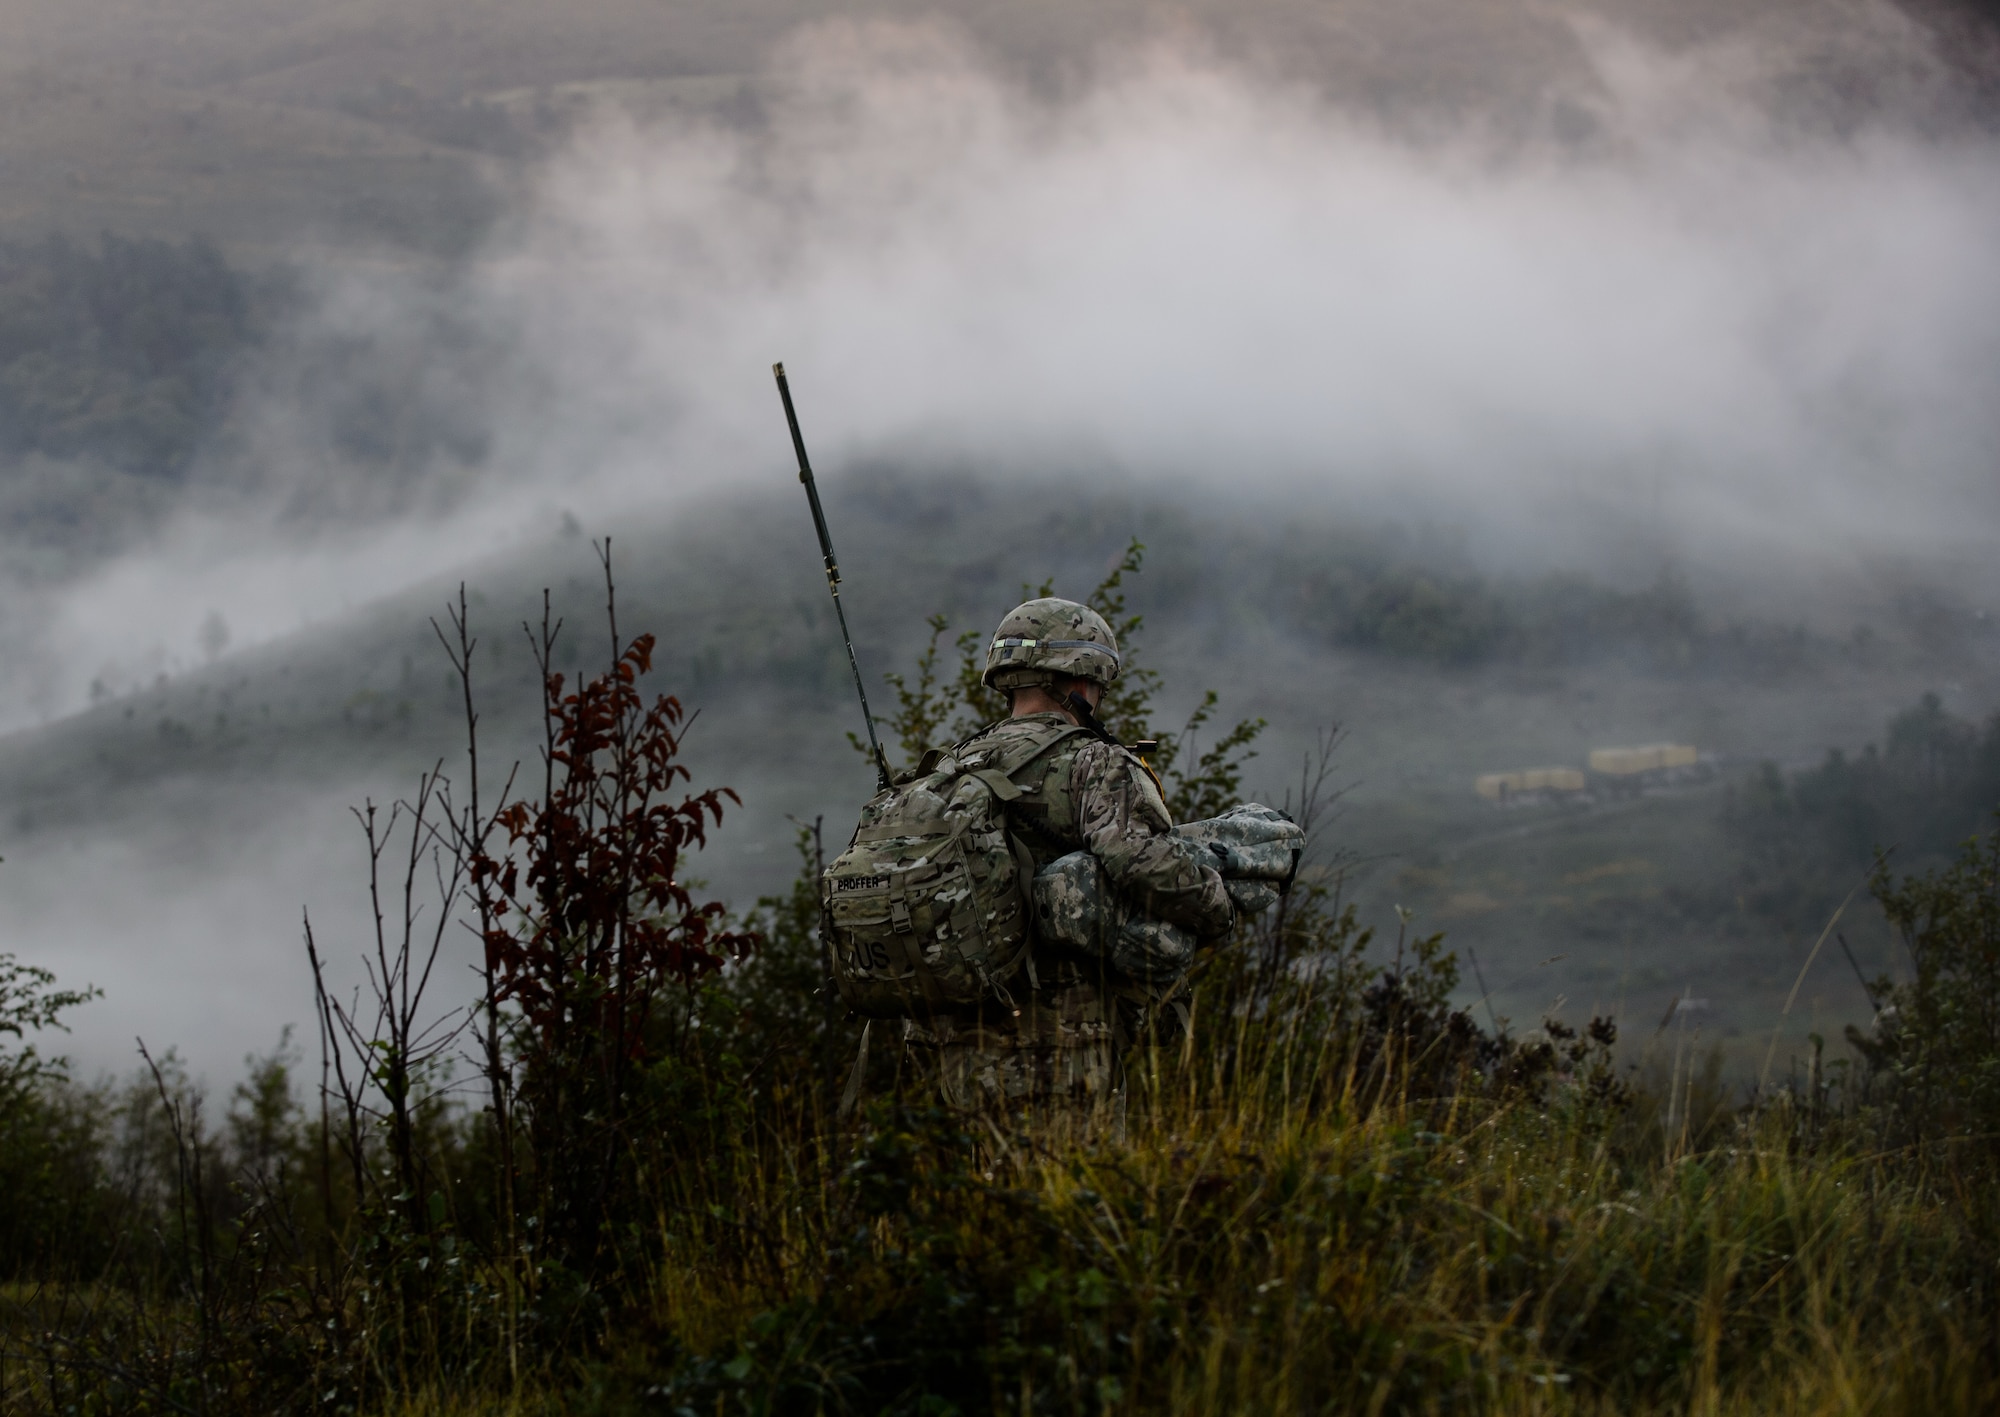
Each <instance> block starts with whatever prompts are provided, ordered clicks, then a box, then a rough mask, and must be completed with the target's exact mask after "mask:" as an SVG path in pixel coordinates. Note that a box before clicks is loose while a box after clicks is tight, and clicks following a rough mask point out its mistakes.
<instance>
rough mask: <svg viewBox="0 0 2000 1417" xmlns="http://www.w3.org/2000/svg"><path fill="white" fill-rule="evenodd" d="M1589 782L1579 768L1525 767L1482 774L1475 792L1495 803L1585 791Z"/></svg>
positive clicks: (1474, 785)
mask: <svg viewBox="0 0 2000 1417" xmlns="http://www.w3.org/2000/svg"><path fill="white" fill-rule="evenodd" d="M1589 785H1590V783H1589V779H1588V778H1586V777H1585V776H1584V775H1583V773H1582V772H1581V771H1580V770H1579V769H1577V768H1522V769H1520V770H1519V771H1518V772H1489V773H1481V774H1480V775H1479V776H1478V777H1476V778H1474V779H1473V783H1472V786H1473V789H1474V790H1475V791H1476V792H1478V793H1479V795H1480V796H1481V797H1484V798H1486V799H1487V800H1488V801H1492V802H1506V801H1509V800H1511V799H1512V798H1515V797H1522V796H1526V795H1528V794H1529V793H1537V794H1540V793H1551V794H1553V793H1569V792H1581V791H1583V790H1584V788H1586V787H1587V786H1589Z"/></svg>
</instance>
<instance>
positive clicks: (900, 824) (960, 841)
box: [820, 728, 1086, 1018]
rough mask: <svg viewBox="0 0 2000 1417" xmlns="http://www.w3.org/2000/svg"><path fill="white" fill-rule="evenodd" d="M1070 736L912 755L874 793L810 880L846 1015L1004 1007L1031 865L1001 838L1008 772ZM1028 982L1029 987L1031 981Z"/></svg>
mask: <svg viewBox="0 0 2000 1417" xmlns="http://www.w3.org/2000/svg"><path fill="white" fill-rule="evenodd" d="M1085 731H1086V730H1084V729H1081V728H1064V729H1058V730H1056V731H1054V732H1052V733H1050V734H1049V735H1048V736H1047V737H1046V738H1036V739H1029V740H1027V741H1025V742H1014V743H1010V744H1007V745H1005V746H1001V745H993V746H990V747H988V748H985V749H984V750H982V748H981V741H982V740H981V739H980V738H973V739H971V740H969V741H968V742H966V743H963V744H960V745H959V746H958V747H957V748H955V749H953V750H951V752H950V753H944V754H937V755H936V756H935V757H934V756H933V754H931V753H927V754H925V755H924V763H923V764H922V765H920V766H919V769H918V771H917V772H916V773H915V774H914V775H912V776H910V777H908V778H905V779H903V780H900V781H898V782H897V783H896V784H895V785H894V786H892V787H890V788H889V789H888V790H887V791H885V792H882V793H879V794H878V795H877V796H876V797H875V799H874V800H873V801H871V802H870V803H869V804H868V806H867V808H866V809H865V810H864V811H863V813H862V817H861V825H860V826H858V827H856V828H855V831H854V838H853V840H852V842H851V843H850V844H849V845H848V848H847V850H845V851H844V852H842V853H841V854H840V856H839V857H838V858H837V859H836V860H835V861H834V862H833V864H832V865H830V866H828V867H827V868H826V873H825V875H823V876H822V877H821V878H820V904H821V920H822V928H824V929H825V931H826V932H827V939H828V942H829V944H830V946H831V950H830V952H831V955H832V960H833V978H834V983H835V985H836V986H837V987H838V988H839V990H840V996H841V998H842V999H843V1000H845V1001H846V1003H847V1006H848V1007H849V1008H851V1009H853V1010H854V1011H855V1012H856V1013H859V1014H865V1015H868V1016H870V1017H875V1018H893V1017H899V1016H900V1017H915V1018H922V1017H924V1016H926V1015H928V1014H933V1013H939V1012H948V1011H953V1010H960V1009H965V1008H968V1007H970V1006H973V1005H976V1004H979V1003H981V1002H984V1001H986V1000H988V999H998V1000H1001V1001H1003V1002H1004V1001H1006V1000H1007V999H1008V998H1009V993H1008V991H1009V990H1010V989H1011V988H1013V987H1015V985H1016V981H1017V980H1018V979H1020V978H1021V977H1022V976H1023V975H1025V974H1027V973H1030V972H1031V971H1032V970H1033V968H1034V966H1033V963H1032V961H1031V960H1030V958H1029V945H1030V943H1031V932H1030V926H1029V919H1030V917H1029V913H1028V904H1027V888H1028V885H1029V883H1030V882H1031V881H1032V880H1033V879H1034V859H1033V857H1032V856H1030V855H1029V853H1028V850H1027V848H1026V847H1025V846H1024V845H1022V844H1021V842H1020V840H1019V839H1018V838H1017V837H1016V836H1014V834H1013V833H1012V832H1010V831H1009V830H1008V823H1007V803H1009V802H1012V801H1014V800H1015V799H1016V798H1018V797H1019V796H1021V789H1020V788H1019V787H1018V786H1017V785H1016V784H1015V783H1014V781H1013V780H1012V779H1013V775H1014V774H1016V773H1019V772H1020V771H1021V770H1022V769H1023V768H1025V767H1027V766H1028V765H1029V764H1031V763H1033V762H1034V761H1036V760H1037V759H1039V758H1040V757H1042V756H1043V755H1044V754H1045V753H1047V752H1048V751H1049V750H1050V749H1052V748H1054V747H1055V746H1056V745H1057V744H1058V743H1060V742H1062V741H1063V740H1064V739H1066V738H1068V737H1070V736H1071V735H1072V734H1077V733H1083V732H1085ZM1031 982H1032V981H1031Z"/></svg>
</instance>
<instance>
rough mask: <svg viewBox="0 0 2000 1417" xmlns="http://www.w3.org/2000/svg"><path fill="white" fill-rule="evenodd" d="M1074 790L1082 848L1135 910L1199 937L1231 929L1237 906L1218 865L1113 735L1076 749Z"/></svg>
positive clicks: (1220, 933)
mask: <svg viewBox="0 0 2000 1417" xmlns="http://www.w3.org/2000/svg"><path fill="white" fill-rule="evenodd" d="M1070 790H1071V793H1072V795H1073V797H1074V800H1075V802H1076V829H1077V832H1078V834H1079V835H1080V836H1081V837H1082V838H1083V845H1084V848H1085V849H1086V850H1087V851H1089V852H1090V854H1091V855H1092V856H1094V857H1096V858H1097V860H1098V862H1099V863H1100V864H1101V865H1102V866H1103V867H1104V874H1105V877H1106V878H1107V879H1108V880H1109V882H1110V884H1111V886H1112V887H1113V888H1114V890H1115V891H1116V892H1117V893H1118V895H1119V896H1121V897H1122V898H1123V900H1124V902H1125V904H1126V905H1127V906H1129V907H1130V910H1131V913H1132V914H1133V915H1135V916H1143V917H1147V918H1150V919H1153V920H1159V921H1164V922H1166V923H1167V924H1170V925H1175V926H1178V927H1180V928H1181V929H1182V930H1185V931H1187V932H1188V933H1189V934H1190V935H1192V936H1193V937H1194V938H1195V939H1197V940H1207V939H1214V938H1215V937H1216V936H1218V935H1224V934H1227V933H1228V932H1229V927H1230V925H1231V923H1232V922H1233V921H1234V919H1235V908H1234V907H1233V906H1232V905H1231V903H1230V900H1229V895H1228V892H1227V891H1226V890H1225V889H1224V887H1223V884H1222V874H1221V872H1220V871H1219V870H1218V869H1217V868H1218V867H1219V866H1220V865H1221V864H1223V863H1222V862H1221V861H1220V860H1219V859H1218V860H1215V861H1212V862H1204V861H1203V860H1201V859H1200V858H1199V857H1198V856H1197V855H1196V854H1195V853H1193V852H1191V851H1189V850H1188V849H1187V842H1186V841H1185V840H1184V839H1183V838H1182V837H1180V836H1179V835H1177V834H1176V833H1175V830H1174V825H1173V818H1172V817H1170V816H1169V815H1168V814H1167V807H1166V803H1165V802H1163V801H1162V800H1161V799H1160V790H1159V788H1158V787H1157V786H1155V785H1154V782H1153V779H1152V777H1151V776H1150V775H1149V774H1148V773H1147V772H1146V770H1145V768H1144V767H1143V766H1142V765H1141V764H1140V762H1139V760H1138V759H1137V758H1134V757H1133V756H1132V755H1131V754H1130V753H1129V752H1127V751H1126V750H1125V749H1123V748H1119V747H1115V746H1113V745H1111V744H1109V743H1086V744H1085V745H1084V746H1083V747H1081V748H1079V749H1077V752H1076V757H1075V760H1074V765H1073V767H1072V768H1071V777H1070Z"/></svg>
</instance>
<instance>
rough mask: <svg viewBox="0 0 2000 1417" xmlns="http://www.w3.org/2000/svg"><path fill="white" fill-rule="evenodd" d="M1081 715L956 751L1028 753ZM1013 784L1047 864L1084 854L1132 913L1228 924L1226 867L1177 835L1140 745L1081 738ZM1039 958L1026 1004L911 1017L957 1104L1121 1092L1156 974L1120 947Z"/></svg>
mask: <svg viewBox="0 0 2000 1417" xmlns="http://www.w3.org/2000/svg"><path fill="white" fill-rule="evenodd" d="M1069 726H1070V721H1069V719H1068V718H1066V717H1065V716H1064V715H1062V714H1058V713H1039V714H1029V715H1026V716H1024V717H1021V718H1013V719H1007V720H1004V721H1002V722H1000V723H998V724H995V725H994V726H993V727H991V728H988V729H986V730H984V731H983V732H982V733H980V734H978V735H975V736H974V737H973V738H971V739H969V740H967V741H966V742H964V743H962V744H960V745H958V746H957V747H956V748H954V749H953V750H952V756H953V757H955V758H957V759H958V760H959V761H960V762H961V763H965V764H967V765H969V766H972V767H975V768H976V766H977V764H978V763H979V762H980V761H981V760H982V759H984V758H985V757H987V756H988V755H989V754H990V755H992V756H993V757H994V758H995V759H996V760H997V759H998V758H1000V757H1002V756H1018V753H1011V754H1010V753H1009V752H1008V750H1009V749H1013V748H1018V747H1019V746H1021V745H1022V744H1023V743H1024V742H1027V741H1033V740H1035V739H1042V738H1048V737H1050V736H1052V735H1054V734H1055V733H1057V732H1059V731H1060V730H1062V729H1064V728H1068V727H1069ZM1013 781H1014V783H1015V784H1016V785H1017V786H1018V787H1019V788H1020V789H1021V796H1020V798H1019V799H1018V800H1016V801H1014V802H1012V803H1010V804H1009V805H1008V809H1007V810H1008V818H1009V821H1010V824H1011V826H1012V828H1013V830H1014V832H1015V834H1016V835H1017V836H1018V838H1019V839H1020V840H1021V841H1022V842H1023V843H1024V844H1025V845H1026V846H1027V848H1028V850H1029V853H1030V854H1031V855H1032V856H1033V857H1034V864H1035V866H1036V868H1037V869H1038V870H1039V869H1040V868H1042V867H1044V866H1047V865H1048V864H1049V863H1051V862H1053V861H1056V860H1057V859H1058V858H1061V857H1064V856H1068V855H1070V854H1071V853H1074V852H1078V851H1085V852H1088V853H1089V855H1090V857H1091V858H1092V859H1093V860H1094V861H1095V862H1096V863H1097V865H1098V866H1099V867H1100V868H1101V869H1102V871H1103V874H1104V876H1105V878H1106V879H1107V880H1108V882H1109V883H1110V885H1111V886H1112V888H1113V891H1114V893H1115V894H1116V896H1117V898H1118V900H1119V903H1120V904H1121V906H1122V907H1124V910H1123V912H1122V913H1123V915H1124V916H1126V917H1131V916H1141V917H1146V918H1149V919H1153V920H1159V921H1165V922H1168V923H1169V924H1171V925H1174V926H1177V927H1179V928H1180V930H1181V931H1184V932H1185V937H1184V938H1188V937H1191V939H1192V940H1206V939H1212V938H1214V937H1216V936H1219V935H1222V934H1224V933H1226V932H1227V931H1228V929H1229V927H1230V924H1231V921H1232V919H1233V914H1232V906H1231V903H1230V897H1229V894H1228V892H1227V890H1226V889H1225V888H1224V885H1223V881H1222V877H1221V875H1220V874H1219V873H1218V872H1217V870H1216V869H1215V868H1214V866H1212V865H1210V864H1207V862H1206V861H1205V860H1204V859H1203V853H1202V851H1201V849H1200V848H1199V847H1198V846H1197V845H1195V844H1194V843H1191V842H1189V841H1187V840H1186V839H1184V838H1181V837H1177V836H1176V835H1175V834H1174V832H1173V818H1172V817H1171V816H1170V815H1169V814H1168V812H1167V808H1166V804H1165V802H1164V801H1162V800H1161V797H1160V790H1159V786H1158V784H1157V783H1156V782H1155V781H1154V779H1153V776H1152V774H1151V773H1150V772H1149V771H1148V770H1147V769H1146V767H1145V765H1144V764H1143V763H1141V762H1140V761H1139V759H1138V758H1137V757H1136V756H1135V755H1134V754H1132V753H1131V752H1130V751H1129V750H1127V749H1124V748H1121V747H1117V746H1115V745H1113V744H1110V743H1105V742H1102V741H1100V740H1097V739H1092V738H1086V737H1082V736H1080V735H1078V736H1072V737H1071V738H1070V739H1068V740H1067V741H1066V742H1064V743H1062V744H1060V745H1059V746H1057V747H1055V748H1053V749H1051V750H1050V751H1049V752H1047V753H1044V754H1042V755H1041V756H1040V757H1038V758H1035V759H1034V760H1033V761H1031V762H1030V763H1029V764H1028V766H1027V767H1025V768H1023V769H1021V770H1020V771H1018V772H1017V773H1016V774H1015V775H1014V777H1013ZM1033 960H1034V973H1035V980H1034V983H1033V985H1032V986H1031V987H1030V988H1029V989H1027V990H1026V991H1023V992H1020V993H1017V994H1016V996H1015V998H1014V1000H1013V1002H1014V1003H1015V1004H1016V1005H1018V1012H1016V1011H1015V1010H1014V1009H1010V1008H1008V1007H1006V1006H1005V1005H1004V1004H1001V1003H994V1004H989V1005H985V1006H982V1007H981V1008H979V1009H977V1010H974V1011H969V1012H967V1013H964V1014H959V1015H944V1016H937V1017H931V1018H926V1019H924V1020H921V1021H919V1020H915V1019H911V1020H909V1021H907V1022H906V1024H905V1034H904V1036H905V1039H906V1041H907V1042H908V1043H909V1044H910V1045H911V1046H913V1047H915V1048H916V1049H918V1050H920V1051H923V1052H934V1053H935V1057H936V1062H937V1067H938V1079H939V1085H940V1087H941V1089H942V1091H943V1093H944V1095H945V1097H946V1099H947V1100H948V1101H950V1102H952V1103H953V1104H954V1105H957V1106H961V1107H975V1106H980V1105H994V1104H999V1105H1003V1106H1005V1105H1013V1104H1019V1103H1023V1102H1040V1101H1056V1102H1059V1103H1070V1104H1075V1103H1088V1102H1093V1101H1101V1100H1104V1099H1106V1098H1108V1096H1109V1095H1110V1093H1111V1092H1112V1091H1113V1090H1115V1088H1116V1086H1117V1061H1116V1060H1117V1055H1118V1054H1119V1053H1120V1052H1121V1051H1123V1049H1124V1048H1125V1047H1126V1046H1128V1045H1129V1044H1131V1043H1132V1042H1134V1041H1136V1039H1137V1037H1138V1035H1139V1034H1140V1033H1141V1032H1142V1031H1143V1030H1144V1028H1145V1027H1146V1026H1147V1019H1146V1012H1147V1005H1148V1004H1149V1003H1150V1002H1152V1000H1153V999H1154V997H1155V995H1156V992H1157V985H1149V984H1148V983H1147V982H1146V981H1145V980H1144V979H1142V978H1138V977H1134V974H1133V973H1128V972H1127V971H1126V970H1124V969H1121V968H1119V967H1117V965H1116V964H1115V963H1114V955H1113V953H1112V952H1105V953H1098V954H1096V955H1094V956H1093V955H1091V954H1088V953H1085V952H1083V951H1080V950H1075V949H1069V948H1064V947H1062V946H1057V945H1052V944H1049V943H1047V942H1041V943H1038V944H1037V945H1036V947H1035V951H1034V955H1033ZM1120 962H1123V961H1120ZM1185 968H1186V964H1185V962H1184V961H1183V962H1181V963H1180V966H1179V968H1178V969H1173V970H1171V971H1168V970H1161V971H1159V973H1161V974H1166V973H1171V975H1172V978H1173V979H1177V978H1178V977H1179V974H1180V973H1182V972H1184V971H1185ZM1165 982H1172V981H1171V980H1167V981H1165Z"/></svg>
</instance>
